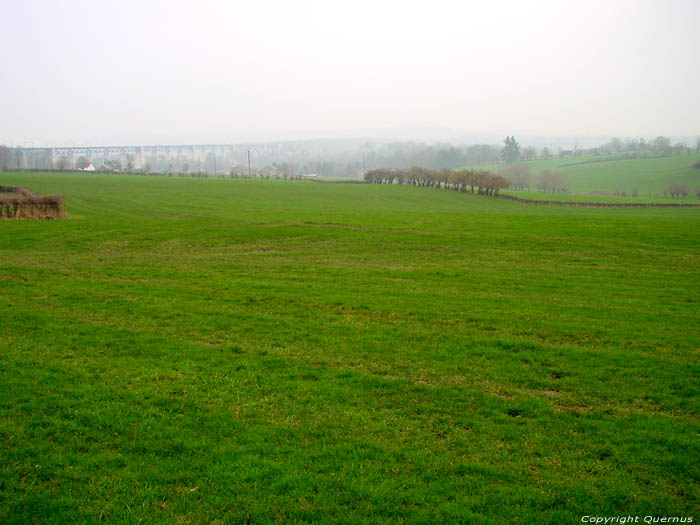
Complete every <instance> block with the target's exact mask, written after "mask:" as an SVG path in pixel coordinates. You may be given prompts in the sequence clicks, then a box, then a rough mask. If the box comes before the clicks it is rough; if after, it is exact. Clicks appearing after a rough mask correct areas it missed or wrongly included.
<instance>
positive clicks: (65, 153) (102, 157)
mask: <svg viewBox="0 0 700 525" xmlns="http://www.w3.org/2000/svg"><path fill="white" fill-rule="evenodd" d="M250 148H251V145H245V144H241V145H235V144H161V145H153V146H71V147H65V146H62V147H46V148H33V147H32V148H17V150H16V151H18V152H20V154H21V161H20V165H21V166H22V167H51V166H56V165H57V163H58V162H59V160H60V159H66V160H67V161H68V162H69V163H74V162H75V160H76V159H78V158H79V157H86V158H87V159H89V160H90V162H92V163H93V165H95V166H96V167H99V166H101V165H102V164H103V163H104V162H105V161H107V160H118V161H120V162H122V164H123V165H126V163H127V162H128V163H130V164H131V165H132V167H133V168H134V169H141V168H143V167H144V166H145V165H146V158H148V157H151V158H154V159H155V158H157V159H164V160H167V161H170V160H175V159H179V160H183V159H184V160H185V161H188V162H203V161H205V159H207V157H210V155H213V156H214V159H216V158H217V157H224V158H227V159H229V160H230V159H232V157H233V156H234V155H235V154H241V153H243V152H245V151H247V150H248V149H250ZM260 148H261V145H258V146H257V149H258V150H259V149H260ZM263 149H267V148H265V147H264V146H263ZM37 164H39V165H37ZM42 164H43V165H42ZM49 164H50V166H49Z"/></svg>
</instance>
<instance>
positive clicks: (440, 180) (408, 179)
mask: <svg viewBox="0 0 700 525" xmlns="http://www.w3.org/2000/svg"><path fill="white" fill-rule="evenodd" d="M364 180H365V182H367V183H368V184H407V185H410V186H420V187H423V188H441V189H445V190H453V191H461V192H467V191H471V193H478V194H479V195H494V196H497V195H498V192H499V190H501V189H505V188H508V187H509V186H510V184H511V182H510V181H509V180H508V179H506V178H505V177H503V176H501V175H500V174H497V173H491V172H490V171H487V170H454V171H453V170H432V169H429V168H422V167H418V166H414V167H412V168H410V169H408V170H400V169H385V168H380V169H375V170H371V171H368V172H367V173H365V176H364Z"/></svg>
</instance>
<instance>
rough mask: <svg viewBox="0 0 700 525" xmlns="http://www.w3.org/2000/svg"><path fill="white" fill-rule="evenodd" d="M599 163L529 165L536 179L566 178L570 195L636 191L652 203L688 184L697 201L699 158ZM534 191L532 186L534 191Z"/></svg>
mask: <svg viewBox="0 0 700 525" xmlns="http://www.w3.org/2000/svg"><path fill="white" fill-rule="evenodd" d="M600 160H601V159H600V158H598V157H590V158H586V157H583V158H578V157H565V158H552V159H549V160H537V161H532V162H527V163H526V164H527V165H528V166H529V167H530V173H531V174H532V175H533V176H534V175H536V174H537V173H538V172H540V171H542V170H545V169H549V170H556V171H558V172H561V173H564V174H566V176H567V179H568V182H569V192H592V191H605V192H613V193H614V192H624V193H626V194H627V196H631V195H632V193H633V192H634V190H637V191H638V192H639V197H640V198H649V195H650V194H651V197H652V199H654V200H658V198H659V197H663V191H664V188H665V187H666V186H667V185H669V184H671V183H674V182H677V183H681V184H687V185H688V188H689V190H690V195H689V198H690V199H692V200H695V201H697V195H696V192H697V190H698V189H699V188H700V169H696V168H692V167H691V166H692V164H693V163H695V162H698V161H699V160H700V155H698V154H695V153H693V154H685V153H682V154H680V155H674V156H669V157H656V158H639V159H631V160H614V161H610V162H600ZM591 161H594V162H591ZM500 166H502V165H490V166H489V168H490V169H493V170H494V171H497V170H498V169H499V167H500ZM560 166H561V167H560ZM534 189H535V188H534V185H533V187H532V190H534Z"/></svg>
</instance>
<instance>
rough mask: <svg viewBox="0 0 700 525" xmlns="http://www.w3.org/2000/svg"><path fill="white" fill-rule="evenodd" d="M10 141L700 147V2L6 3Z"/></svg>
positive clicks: (3, 34)
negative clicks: (502, 140)
mask: <svg viewBox="0 0 700 525" xmlns="http://www.w3.org/2000/svg"><path fill="white" fill-rule="evenodd" d="M3 4H4V5H3V8H2V12H3V18H4V22H3V24H2V26H3V27H2V30H1V31H0V58H1V59H2V62H1V66H0V67H1V68H2V69H1V71H2V78H1V79H0V100H2V118H0V143H6V144H10V143H11V144H15V145H24V146H31V145H34V146H41V145H46V144H56V145H69V144H71V143H74V144H76V145H79V144H93V145H97V144H120V143H121V144H123V143H128V144H132V143H133V144H136V143H150V144H152V143H190V142H234V141H246V140H263V139H264V140H275V139H286V138H315V137H321V136H326V137H330V136H339V137H340V136H344V137H347V136H358V135H367V134H372V133H373V132H375V131H377V130H382V129H385V128H392V129H393V128H400V127H409V128H419V127H440V128H450V129H454V130H459V131H461V132H465V133H495V134H502V135H505V134H512V133H515V134H518V133H535V134H541V135H564V134H580V135H598V134H611V135H620V136H651V135H658V134H666V135H691V134H700V97H699V95H700V31H698V22H699V21H700V1H698V0H658V1H644V0H630V1H616V0H607V1H601V2H597V1H591V0H586V1H580V0H578V1H576V2H573V1H572V2H567V1H564V0H558V1H552V2H537V1H527V2H526V1H513V2H502V1H493V0H491V1H483V0H482V1H479V2H469V1H454V2H445V1H440V0H433V1H429V2H428V1H422V2H411V1H407V0H402V1H382V0H374V1H362V0H353V1H333V0H325V1H318V2H316V1H304V0H294V1H291V0H290V1H285V2H283V1H260V0H257V1H255V0H246V1H245V2H237V1H228V2H208V1H205V0H198V1H196V2H195V1H188V2H184V1H168V2H149V1H147V0H141V1H138V2H131V1H125V0H120V1H118V2H103V1H99V0H91V1H84V2H82V1H81V2H78V1H60V0H52V1H45V2H40V1H15V2H9V1H7V2H3Z"/></svg>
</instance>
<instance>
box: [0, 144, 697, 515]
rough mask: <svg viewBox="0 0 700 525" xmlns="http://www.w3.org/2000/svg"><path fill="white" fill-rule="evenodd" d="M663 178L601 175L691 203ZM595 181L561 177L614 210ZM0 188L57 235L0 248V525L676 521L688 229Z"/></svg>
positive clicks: (258, 185)
mask: <svg viewBox="0 0 700 525" xmlns="http://www.w3.org/2000/svg"><path fill="white" fill-rule="evenodd" d="M690 157H691V156H685V155H683V156H682V159H683V163H681V161H680V160H678V159H679V158H681V157H670V158H666V159H659V160H658V163H659V166H660V165H661V163H666V164H665V166H666V167H665V168H663V169H662V168H660V167H659V169H656V168H654V169H651V168H650V170H649V171H648V172H643V171H642V168H641V167H640V166H641V165H640V164H637V163H636V162H637V161H620V162H619V163H616V164H618V165H617V167H615V169H614V173H615V174H616V175H615V176H616V177H617V180H618V181H621V180H628V181H629V182H628V183H626V184H625V185H624V187H625V188H629V189H632V188H633V187H634V185H633V184H632V180H634V181H635V184H636V185H638V186H639V190H640V192H646V191H652V192H655V191H658V190H657V189H656V188H657V187H659V185H660V186H663V184H665V183H666V182H664V181H667V180H668V181H670V180H671V179H673V180H674V181H675V180H676V179H678V180H679V181H680V182H690V181H691V178H692V176H693V172H691V171H687V170H686V169H685V168H684V167H683V166H684V165H685V164H687V165H690V162H689V161H688V160H686V159H688V158H690ZM645 162H651V161H645ZM682 164H683V165H682ZM646 166H649V164H646ZM674 166H675V167H674ZM607 169H608V168H607V167H605V168H603V167H602V165H598V164H594V165H582V166H579V167H571V168H566V173H567V175H568V177H569V180H570V182H571V186H572V188H571V189H572V190H574V191H590V190H594V189H606V188H609V189H611V190H615V189H616V187H617V186H622V185H621V183H619V182H618V183H616V184H611V185H610V186H607V185H606V184H604V183H605V182H606V181H607V180H608V179H609V177H611V176H612V174H613V168H612V167H611V168H610V171H608V172H606V171H604V170H607ZM667 169H668V170H669V171H666V170H667ZM674 170H675V171H674ZM696 171H697V170H696ZM635 173H636V175H635V176H634V178H633V174H635ZM626 177H627V178H626ZM683 177H686V178H685V179H683ZM0 185H5V186H26V187H29V188H32V190H34V191H36V192H40V193H42V194H49V193H51V194H53V193H56V194H62V195H65V197H66V201H65V202H66V206H67V210H68V213H69V214H70V217H71V218H70V219H68V220H61V221H10V220H7V221H0V341H2V342H3V344H2V345H1V346H0V437H1V439H0V453H1V454H2V458H3V460H2V462H1V463H0V522H2V523H29V522H47V523H76V522H77V523H84V522H94V521H100V520H102V521H109V522H127V523H136V522H139V521H145V522H149V523H153V522H156V523H158V522H160V523H172V522H183V523H184V522H190V523H200V522H201V523H208V522H220V523H228V522H246V521H248V522H275V521H277V522H288V521H294V520H297V521H329V522H342V523H353V522H355V523H359V522H377V521H396V522H398V521H402V520H403V521H408V522H431V523H449V522H459V521H463V522H470V523H577V522H580V518H581V516H583V515H593V514H595V515H605V516H612V515H618V514H619V515H622V514H624V515H626V514H630V513H632V514H639V515H647V514H650V515H654V516H682V515H685V516H688V515H693V514H694V513H695V514H696V513H697V509H698V504H699V503H700V498H699V493H698V486H699V485H698V477H699V476H700V467H699V466H698V461H697V458H698V457H700V442H699V441H698V432H700V423H699V421H700V420H699V416H700V402H699V397H698V394H699V391H698V390H699V388H698V385H699V384H700V383H699V380H700V366H699V365H700V363H699V360H698V347H699V343H700V322H699V320H700V273H699V272H698V268H700V210H698V209H580V208H568V207H553V206H551V207H550V206H525V205H521V204H517V203H514V202H509V201H506V200H504V199H495V198H487V197H482V196H478V195H471V194H463V193H458V192H450V191H439V190H435V189H424V188H417V187H409V186H398V185H391V186H389V185H360V184H357V185H354V184H353V185H342V184H339V185H335V184H312V183H308V182H284V181H275V180H265V181H260V180H255V181H252V180H220V179H211V178H210V179H185V178H177V177H173V178H168V177H133V176H121V175H96V174H89V175H88V174H59V173H57V174H22V173H11V174H5V173H0ZM693 200H694V201H695V202H697V199H696V198H694V199H693Z"/></svg>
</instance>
